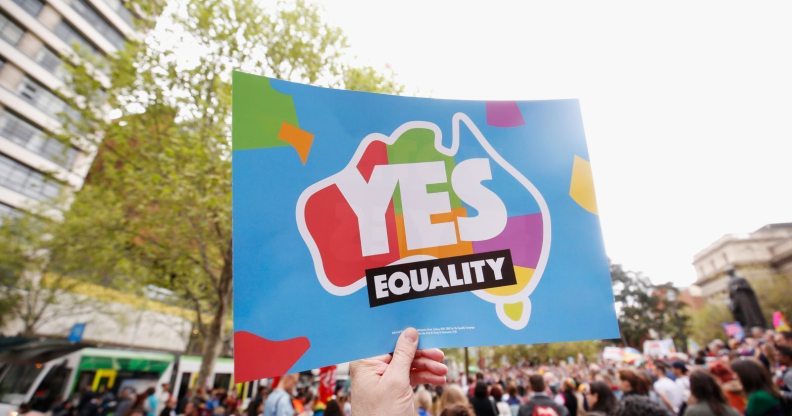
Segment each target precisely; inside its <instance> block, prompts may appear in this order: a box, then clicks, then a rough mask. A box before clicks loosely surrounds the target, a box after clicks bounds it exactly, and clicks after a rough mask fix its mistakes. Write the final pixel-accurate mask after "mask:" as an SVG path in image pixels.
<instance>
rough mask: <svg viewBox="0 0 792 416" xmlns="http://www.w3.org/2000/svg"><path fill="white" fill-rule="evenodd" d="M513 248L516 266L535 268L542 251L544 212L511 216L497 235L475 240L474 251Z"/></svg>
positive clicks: (482, 251) (513, 259)
mask: <svg viewBox="0 0 792 416" xmlns="http://www.w3.org/2000/svg"><path fill="white" fill-rule="evenodd" d="M507 249H508V250H511V255H512V262H513V263H514V265H515V266H521V267H529V268H534V267H536V265H537V264H538V263H539V255H540V254H541V253H542V214H540V213H537V214H528V215H518V216H514V217H509V218H508V219H507V220H506V228H504V229H503V231H502V232H501V233H500V234H498V235H497V236H496V237H494V238H492V239H489V240H484V241H474V242H473V252H474V253H486V252H490V251H497V250H507Z"/></svg>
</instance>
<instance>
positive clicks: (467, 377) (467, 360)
mask: <svg viewBox="0 0 792 416" xmlns="http://www.w3.org/2000/svg"><path fill="white" fill-rule="evenodd" d="M468 380H470V358H469V357H468V347H465V382H467V381H468Z"/></svg>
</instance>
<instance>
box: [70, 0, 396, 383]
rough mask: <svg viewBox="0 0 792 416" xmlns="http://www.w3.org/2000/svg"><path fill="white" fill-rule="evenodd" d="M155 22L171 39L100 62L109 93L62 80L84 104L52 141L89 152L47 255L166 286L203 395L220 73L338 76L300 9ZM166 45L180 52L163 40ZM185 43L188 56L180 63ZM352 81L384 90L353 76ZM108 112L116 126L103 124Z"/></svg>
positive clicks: (218, 267) (239, 9) (215, 240)
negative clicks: (63, 243)
mask: <svg viewBox="0 0 792 416" xmlns="http://www.w3.org/2000/svg"><path fill="white" fill-rule="evenodd" d="M162 19H163V20H164V21H166V22H170V23H171V24H172V25H173V26H174V27H175V29H173V30H172V33H166V34H165V35H164V36H162V37H160V38H158V37H156V36H153V37H151V38H149V39H147V41H146V42H145V43H141V44H136V43H133V44H130V45H129V46H128V47H127V49H126V50H125V51H123V52H122V53H120V54H119V55H118V56H115V57H110V62H109V67H110V68H111V74H112V77H111V78H112V79H111V84H112V85H111V86H110V88H107V89H104V88H102V87H101V85H99V83H98V82H96V81H95V80H94V79H93V78H92V77H90V76H89V73H90V71H88V70H86V68H83V67H80V68H76V69H75V71H74V77H73V79H74V86H73V87H74V89H75V91H78V92H80V93H81V94H83V95H84V96H85V97H88V99H87V100H85V101H84V102H83V103H82V105H80V106H79V108H81V117H80V118H79V119H78V120H71V121H70V122H69V126H68V129H67V130H66V131H67V133H66V134H65V136H67V137H66V139H68V140H71V141H82V140H86V139H88V140H93V142H94V145H95V146H97V147H98V148H99V149H100V151H99V155H98V157H97V160H96V162H95V163H94V166H93V169H92V171H91V174H90V176H89V178H88V180H87V182H86V185H85V186H84V188H83V189H82V190H81V191H80V192H79V194H78V195H77V198H76V200H75V201H74V204H73V205H72V208H71V210H70V212H69V213H68V214H67V215H66V218H65V221H64V228H65V229H66V230H68V233H69V234H70V235H71V236H73V242H72V244H71V245H70V246H68V247H64V248H63V250H60V251H59V252H57V253H56V255H57V256H58V257H59V258H60V259H63V260H64V261H63V262H60V263H59V264H63V265H65V266H64V267H61V268H60V269H59V271H60V272H61V273H63V274H65V275H71V276H78V277H84V278H86V277H87V278H92V279H101V280H102V281H103V282H105V283H106V284H110V285H113V286H115V287H122V288H128V289H130V290H134V289H135V288H142V287H144V286H145V285H155V286H158V287H164V288H168V289H170V290H171V291H172V292H173V293H174V294H175V295H176V297H177V298H178V299H179V302H180V303H181V304H182V305H185V306H189V307H191V308H192V309H193V310H194V311H195V312H196V315H197V322H196V329H197V330H198V333H199V336H200V338H201V340H200V341H201V343H202V345H203V362H202V367H201V371H200V372H199V376H198V381H197V383H198V384H199V385H203V384H205V380H206V377H207V375H208V374H209V372H210V371H211V368H212V366H213V363H214V359H215V358H216V356H217V355H218V353H219V348H220V346H221V344H222V338H223V337H225V336H227V334H226V329H225V323H226V318H227V316H228V315H229V314H230V304H231V277H232V276H231V271H232V267H231V260H232V259H231V193H230V192H231V169H230V152H231V148H230V144H231V143H230V112H231V95H230V91H231V89H230V81H231V72H232V70H235V69H241V70H246V71H249V72H254V73H263V74H265V75H270V76H275V77H279V78H284V79H289V80H293V81H302V82H319V83H326V84H327V85H337V84H339V83H342V82H343V80H340V76H341V74H342V73H344V71H347V72H348V71H349V68H346V67H345V66H344V65H343V64H341V63H340V61H339V57H340V56H341V53H342V50H343V48H344V47H345V41H344V39H343V37H342V35H341V33H340V31H339V30H338V29H335V28H332V27H330V26H328V25H326V24H325V23H323V22H322V21H321V19H320V17H319V15H318V12H317V10H316V9H315V8H314V7H312V6H308V5H306V4H305V3H304V2H302V1H298V2H297V3H295V4H285V3H283V4H280V5H279V7H277V8H275V9H273V10H268V9H264V8H263V7H262V6H261V4H260V3H259V2H256V1H253V0H240V1H224V0H214V1H198V0H192V1H186V2H185V3H177V4H175V6H174V13H173V14H172V15H171V14H166V15H165V16H163V18H162ZM174 36H178V37H180V42H175V43H174V42H168V41H169V39H172V38H173V37H174ZM184 44H189V45H190V46H191V48H190V49H191V50H194V51H198V52H197V54H196V55H195V56H191V57H189V59H184V57H182V56H180V55H179V54H180V49H181V48H182V46H183V45H184ZM354 82H355V83H356V84H355V85H357V86H362V87H366V88H368V87H371V88H380V89H386V88H391V87H392V86H393V85H394V84H392V83H390V84H389V83H388V82H386V80H384V79H383V78H380V77H377V76H376V74H375V73H373V72H366V71H365V70H363V71H360V72H359V75H358V76H356V77H355V78H354ZM76 104H79V103H76ZM109 109H114V110H115V111H117V112H120V114H121V116H120V117H118V118H115V119H112V120H111V119H109V118H108V117H107V114H108V110H109ZM78 258H81V259H82V260H83V261H82V263H77V262H75V261H74V260H76V259H78Z"/></svg>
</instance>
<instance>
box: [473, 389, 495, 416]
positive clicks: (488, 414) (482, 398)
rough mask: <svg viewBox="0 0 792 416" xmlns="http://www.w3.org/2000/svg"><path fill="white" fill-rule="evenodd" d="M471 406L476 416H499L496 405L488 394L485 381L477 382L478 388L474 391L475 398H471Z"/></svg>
mask: <svg viewBox="0 0 792 416" xmlns="http://www.w3.org/2000/svg"><path fill="white" fill-rule="evenodd" d="M470 404H471V405H472V406H473V411H474V412H476V416H497V415H498V411H497V410H496V409H495V403H494V402H493V401H492V400H490V397H489V394H487V384H486V383H485V382H484V381H477V382H476V387H475V389H474V390H473V397H471V398H470Z"/></svg>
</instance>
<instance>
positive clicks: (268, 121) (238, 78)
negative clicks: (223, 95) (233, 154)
mask: <svg viewBox="0 0 792 416" xmlns="http://www.w3.org/2000/svg"><path fill="white" fill-rule="evenodd" d="M283 122H287V123H289V124H291V125H293V126H296V127H299V124H298V122H297V110H296V109H295V108H294V100H293V99H292V97H291V96H290V95H287V94H284V93H282V92H279V91H276V90H275V89H274V88H272V85H270V80H269V79H268V78H266V77H261V76H258V75H251V74H246V73H244V72H239V71H234V73H233V75H232V87H231V123H232V124H231V143H232V148H233V150H245V149H262V148H268V147H281V146H288V145H289V144H288V143H286V142H284V141H282V140H280V139H278V132H280V129H281V126H282V125H283Z"/></svg>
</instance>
